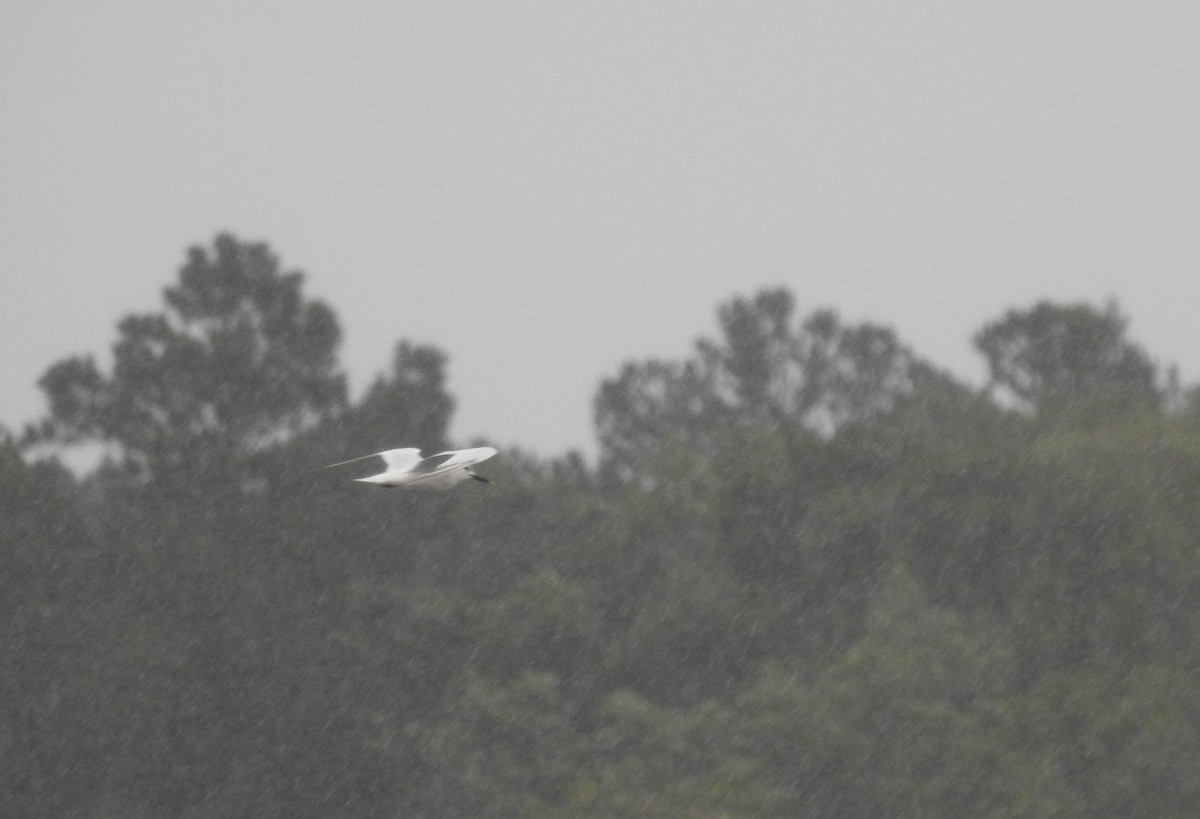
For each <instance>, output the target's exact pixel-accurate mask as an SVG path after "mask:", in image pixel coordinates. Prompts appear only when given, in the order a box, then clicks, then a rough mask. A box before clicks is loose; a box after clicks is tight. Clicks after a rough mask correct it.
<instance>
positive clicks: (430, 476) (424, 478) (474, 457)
mask: <svg viewBox="0 0 1200 819" xmlns="http://www.w3.org/2000/svg"><path fill="white" fill-rule="evenodd" d="M495 454H496V450H494V449H492V448H491V447H490V446H478V447H475V448H474V449H452V450H449V451H448V452H439V453H438V454H437V455H430V456H429V457H428V458H422V457H421V450H419V449H414V448H411V447H410V448H407V449H388V450H384V451H383V452H373V453H371V454H370V455H363V456H361V457H358V458H351V459H350V460H348V461H338V462H337V463H336V464H329V466H322V467H319V468H320V469H332V468H333V467H335V466H344V465H345V464H352V463H354V462H356V461H365V460H367V459H368V458H383V462H384V464H386V465H387V469H385V470H384V471H383V472H380V473H379V474H378V475H369V476H367V477H365V478H355V480H357V481H362V482H363V483H373V484H375V485H376V486H388V487H393V486H399V487H401V488H403V489H449V488H450V487H452V486H455V485H456V484H460V483H462V482H463V481H466V480H470V479H472V478H473V479H475V480H477V481H482V482H483V483H491V481H489V480H488V479H487V478H485V477H483V476H482V475H477V474H475V464H477V463H480V462H482V461H486V460H487V459H488V458H491V457H492V456H493V455H495ZM314 471H316V470H314Z"/></svg>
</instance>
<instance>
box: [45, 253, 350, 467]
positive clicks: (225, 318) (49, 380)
mask: <svg viewBox="0 0 1200 819" xmlns="http://www.w3.org/2000/svg"><path fill="white" fill-rule="evenodd" d="M303 278H304V277H303V275H302V274H301V273H298V272H287V273H285V272H281V271H280V268H279V262H278V260H277V259H276V258H275V256H273V255H272V254H271V253H270V251H269V250H268V249H267V246H266V245H265V244H258V243H246V242H241V241H239V240H238V239H236V238H235V237H233V236H231V235H228V234H222V235H220V236H218V237H217V238H216V241H215V242H214V244H213V247H212V249H211V250H210V249H207V248H204V247H200V246H197V247H193V248H192V249H191V250H190V251H189V252H188V259H187V262H186V264H184V266H183V267H182V269H181V270H180V272H179V281H178V282H177V283H176V284H175V285H174V286H171V287H168V288H166V289H165V290H164V293H163V298H164V301H165V302H166V310H165V311H164V312H162V313H152V314H143V315H130V316H127V317H126V318H124V319H123V320H122V321H121V322H120V323H119V324H118V328H117V329H118V333H119V338H118V340H117V342H116V344H115V345H114V346H113V367H112V371H111V372H109V373H103V372H101V370H100V368H99V367H98V366H97V364H96V362H95V360H94V359H93V358H92V357H91V356H79V357H73V358H68V359H66V360H63V361H60V362H58V363H57V364H54V365H53V366H51V367H50V368H49V369H48V370H47V371H46V373H45V375H43V376H42V379H41V381H40V382H39V383H40V385H41V387H42V389H43V390H44V391H45V393H46V396H47V399H48V400H49V404H50V415H49V417H48V418H47V419H46V421H45V422H44V423H43V424H42V425H41V426H40V428H39V429H38V430H36V431H35V432H34V434H33V437H34V438H35V439H41V440H49V441H53V442H57V443H71V442H78V441H99V442H104V443H107V444H114V445H116V446H117V447H118V449H119V451H120V453H121V454H122V455H123V456H124V457H125V458H126V459H127V460H128V462H129V463H131V464H132V465H133V466H134V468H136V470H137V471H138V472H139V473H140V474H142V475H143V476H144V477H152V478H156V479H162V478H164V477H167V476H168V475H169V474H170V473H171V472H172V471H173V470H176V469H180V468H186V469H188V470H190V471H195V470H201V469H203V468H204V467H205V465H206V464H210V463H213V462H220V461H225V460H228V459H229V458H232V457H242V456H245V455H246V454H248V453H252V452H255V451H257V450H260V449H262V448H263V447H264V446H266V445H268V444H270V443H273V442H276V441H278V440H279V439H280V438H283V437H286V436H288V435H290V434H293V433H295V432H296V431H298V430H300V429H303V428H305V427H307V426H310V425H312V424H313V423H315V422H316V421H318V420H319V419H321V418H323V417H325V416H327V415H328V414H330V413H331V412H334V411H337V410H339V409H341V408H342V407H343V405H344V403H345V399H346V386H345V377H344V376H343V375H342V373H341V372H339V370H338V368H337V361H336V352H337V347H338V343H339V341H340V338H341V331H340V329H339V328H338V323H337V319H336V317H335V316H334V314H333V311H332V310H331V309H330V308H329V307H327V306H326V305H325V304H323V303H322V302H320V301H316V300H311V299H306V298H305V297H304V295H303V293H302V292H301V287H302V284H303Z"/></svg>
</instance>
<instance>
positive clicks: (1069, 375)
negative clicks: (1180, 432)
mask: <svg viewBox="0 0 1200 819" xmlns="http://www.w3.org/2000/svg"><path fill="white" fill-rule="evenodd" d="M1125 324H1126V322H1125V319H1124V318H1122V317H1121V315H1120V314H1119V313H1118V312H1117V307H1116V304H1115V303H1114V304H1110V305H1109V306H1108V308H1107V309H1106V310H1104V311H1103V312H1100V311H1097V310H1095V309H1093V308H1092V307H1090V306H1087V305H1072V306H1067V307H1060V306H1057V305H1053V304H1050V303H1048V302H1041V303H1039V304H1037V305H1035V306H1034V307H1033V308H1032V309H1030V310H1010V311H1009V312H1008V313H1007V314H1006V315H1005V317H1004V318H1003V319H1002V320H1000V321H996V322H993V323H991V324H989V325H987V326H986V327H984V328H983V329H982V330H980V331H979V333H977V334H976V336H975V346H976V347H977V348H978V349H979V350H980V352H982V353H983V355H984V356H985V357H986V358H987V362H988V370H989V371H990V373H991V381H992V384H993V385H994V386H995V387H999V388H1000V389H1001V390H1003V391H1004V392H1005V393H1006V394H1007V395H1008V396H1009V397H1010V398H1011V399H1013V400H1015V401H1016V402H1017V403H1018V405H1020V406H1023V407H1025V408H1029V409H1033V410H1036V411H1037V412H1038V413H1039V414H1041V415H1043V416H1045V415H1051V416H1053V415H1061V414H1062V413H1068V414H1069V415H1071V416H1073V417H1072V420H1073V421H1074V422H1075V423H1079V422H1081V421H1082V422H1086V421H1088V420H1090V419H1094V418H1096V417H1103V416H1104V415H1107V414H1109V413H1113V412H1116V413H1120V412H1126V411H1129V410H1131V409H1137V408H1139V407H1144V406H1150V407H1157V406H1159V405H1160V404H1161V403H1162V394H1161V393H1160V391H1159V389H1158V387H1157V385H1156V382H1157V373H1156V370H1155V367H1154V364H1153V363H1152V362H1151V360H1150V358H1149V357H1148V356H1147V355H1146V353H1145V352H1143V351H1142V349H1141V348H1140V347H1138V346H1137V345H1136V344H1133V343H1131V342H1130V341H1128V340H1126V338H1125Z"/></svg>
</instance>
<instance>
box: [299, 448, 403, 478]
mask: <svg viewBox="0 0 1200 819" xmlns="http://www.w3.org/2000/svg"><path fill="white" fill-rule="evenodd" d="M371 458H383V462H384V463H385V464H387V468H388V469H408V468H409V467H410V466H412V465H413V464H415V463H418V462H419V461H420V460H421V450H419V449H415V448H411V447H410V448H407V449H388V450H385V451H383V452H372V453H371V454H370V455H359V456H358V457H357V458H350V459H349V460H346V461H338V462H337V463H336V464H326V465H325V466H318V467H317V468H316V469H310V470H308V472H305V473H303V474H305V475H308V474H310V473H312V472H320V471H321V470H322V469H333V468H334V467H335V466H345V465H346V464H354V463H358V462H359V461H367V460H370V459H371Z"/></svg>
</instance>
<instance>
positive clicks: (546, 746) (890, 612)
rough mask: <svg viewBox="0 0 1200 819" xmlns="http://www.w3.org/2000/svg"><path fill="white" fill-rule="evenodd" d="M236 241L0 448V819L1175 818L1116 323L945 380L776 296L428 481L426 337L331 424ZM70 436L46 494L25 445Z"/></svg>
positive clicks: (1142, 374)
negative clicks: (564, 436)
mask: <svg viewBox="0 0 1200 819" xmlns="http://www.w3.org/2000/svg"><path fill="white" fill-rule="evenodd" d="M303 283H304V278H303V276H302V275H301V274H300V273H297V272H289V271H285V270H284V269H282V267H281V266H280V263H279V261H278V259H277V258H276V257H275V256H274V255H273V254H272V252H271V251H270V249H269V248H268V247H267V246H266V245H264V244H257V243H249V242H243V241H241V240H239V239H237V238H236V237H234V236H230V235H221V236H218V237H217V238H216V239H215V241H214V242H213V244H212V245H211V246H197V247H195V248H193V249H191V250H190V251H189V253H188V255H187V257H186V260H185V263H184V264H183V266H182V268H181V269H180V271H179V276H178V279H177V281H175V282H174V283H173V284H172V285H171V286H169V287H167V288H166V289H165V290H164V292H163V309H162V311H161V312H158V313H151V314H144V315H130V316H128V317H126V318H124V319H123V320H121V321H120V322H119V323H118V325H117V328H116V329H117V340H116V342H115V343H114V345H113V357H112V365H111V367H109V368H108V369H107V370H106V369H104V368H101V367H100V366H99V365H98V364H97V363H96V361H95V360H94V358H92V357H89V356H79V357H72V358H68V359H65V360H63V361H59V362H57V363H54V364H52V365H51V366H49V367H48V369H47V370H46V372H45V374H44V376H43V377H42V379H41V381H40V382H39V383H40V386H41V388H42V390H43V391H44V393H45V395H46V399H47V408H48V409H47V414H46V416H45V418H44V419H42V420H40V421H38V422H37V423H34V424H31V425H29V426H28V427H27V428H26V429H25V430H22V431H20V432H19V433H18V432H13V431H10V432H8V433H5V434H4V436H3V444H2V446H0V507H2V510H3V511H2V518H0V520H2V525H0V541H2V547H0V561H3V563H2V565H0V584H3V586H2V588H0V607H2V608H3V611H2V613H0V630H2V631H0V633H2V635H3V636H2V639H3V645H4V655H5V657H6V658H7V659H6V661H5V662H3V663H0V696H2V697H3V703H4V710H3V712H0V713H2V714H3V716H0V759H3V760H4V765H3V766H0V813H3V814H4V815H8V816H28V817H39V816H45V817H58V816H73V815H86V816H97V817H107V816H111V817H134V818H135V819H136V817H159V816H177V817H218V816H219V817H224V816H280V817H305V816H313V817H316V816H321V817H327V816H355V817H364V816H366V817H369V816H378V817H481V816H489V817H533V818H535V819H548V818H549V817H581V818H582V819H587V818H588V817H597V818H598V817H616V816H622V817H626V816H638V817H689V818H691V819H700V818H701V817H704V818H710V819H717V818H718V817H721V818H722V819H726V818H728V817H804V816H814V817H816V816H838V817H856V816H861V817H889V816H894V817H900V816H928V817H937V816H947V817H952V816H953V817H960V816H988V817H1008V816H1011V817H1034V816H1036V817H1042V816H1045V817H1051V816H1053V817H1107V816H1111V817H1128V816H1134V815H1142V816H1158V817H1169V816H1180V817H1183V816H1188V817H1190V816H1194V815H1195V806H1196V805H1197V804H1200V715H1198V714H1197V703H1200V676H1198V672H1200V651H1198V649H1200V632H1198V625H1200V550H1198V548H1197V546H1198V543H1197V537H1198V535H1197V533H1198V532H1200V393H1198V392H1197V391H1196V390H1195V389H1193V388H1188V387H1186V386H1182V385H1180V384H1178V380H1177V379H1176V378H1174V377H1172V375H1171V373H1169V372H1164V371H1163V370H1162V368H1161V367H1160V366H1159V365H1158V364H1157V363H1156V362H1155V361H1154V360H1153V359H1152V358H1151V356H1150V355H1149V354H1148V353H1147V352H1146V351H1145V350H1144V349H1143V348H1142V347H1141V346H1139V345H1138V344H1137V343H1136V342H1134V341H1133V340H1131V339H1130V338H1129V337H1128V334H1127V332H1126V323H1125V321H1124V319H1123V317H1122V316H1121V315H1120V312H1119V310H1118V309H1117V307H1116V306H1115V305H1108V306H1105V307H1102V308H1096V307H1093V306H1090V305H1061V304H1052V303H1039V304H1036V305H1033V306H1032V307H1029V308H1026V309H1014V310H1011V311H1009V312H1007V313H1005V314H1004V315H1002V316H999V317H998V318H997V319H996V320H994V321H992V322H990V323H988V324H986V325H985V326H984V327H982V328H981V329H980V330H979V331H978V333H977V334H976V335H975V337H974V343H975V346H976V348H977V350H978V351H979V353H980V354H981V355H982V356H983V357H984V359H985V360H986V362H987V366H988V373H989V379H988V383H987V385H986V386H985V387H984V388H983V389H976V388H973V387H970V386H967V385H965V384H963V383H961V382H960V381H958V380H957V379H955V378H954V377H953V376H952V375H950V374H948V373H947V372H945V371H943V370H942V369H940V368H939V367H937V366H936V365H935V364H934V363H932V362H930V361H928V360H926V359H924V358H922V357H921V356H919V355H918V354H917V353H916V352H914V351H913V350H912V349H910V348H909V347H908V346H907V345H906V344H904V343H903V341H902V340H901V339H899V338H898V337H897V336H896V334H895V333H894V332H893V331H892V330H891V329H889V328H887V327H885V326H880V325H875V324H870V323H864V324H857V325H851V324H846V323H844V322H843V321H842V320H841V319H840V317H839V316H838V315H837V313H836V312H834V311H832V310H816V311H813V312H811V313H809V314H808V315H802V314H800V313H799V312H798V310H797V307H796V304H795V300H794V298H793V296H792V294H791V293H790V292H789V291H787V290H785V289H771V290H764V291H761V292H758V293H755V294H750V295H747V296H743V297H738V298H734V299H732V300H730V301H729V302H728V303H726V304H723V305H721V306H720V307H719V308H718V310H717V317H718V332H717V334H716V335H715V336H714V337H711V338H702V339H700V340H699V341H697V342H696V344H695V346H694V348H693V350H692V352H691V353H690V354H689V355H688V356H686V357H684V358H682V359H679V360H664V359H655V360H645V361H634V362H628V363H626V364H624V365H623V366H621V367H620V368H619V369H618V371H617V372H616V373H615V374H614V375H612V376H611V377H610V378H607V379H605V380H604V381H603V382H602V383H601V384H600V385H599V387H598V390H597V392H596V397H595V402H594V412H595V428H596V434H597V438H598V441H599V457H598V459H597V461H596V462H595V463H588V462H586V461H585V460H584V459H583V458H581V457H580V456H579V455H578V454H575V453H564V454H562V455H561V456H558V457H555V458H550V459H539V458H535V457H532V456H530V455H528V454H526V453H522V452H520V451H511V450H509V451H505V452H503V453H502V457H501V458H498V459H496V460H495V461H490V462H489V463H488V466H489V467H490V469H489V470H488V474H489V477H491V478H493V479H494V481H495V483H494V485H493V486H490V487H487V488H481V489H480V490H479V491H477V492H476V491H459V492H450V493H446V494H436V495H415V494H406V493H399V492H382V491H372V490H367V489H365V488H364V487H362V486H360V485H356V484H352V483H351V482H348V481H341V480H329V479H328V477H327V476H311V475H308V476H305V475H303V474H301V473H303V472H304V471H305V470H306V469H309V468H311V467H312V466H313V465H314V464H323V463H327V462H330V461H334V460H338V459H340V457H341V456H342V455H343V454H344V453H359V452H371V451H377V450H382V449H386V448H390V447H392V446H395V445H397V444H401V443H402V444H404V445H412V446H420V447H423V448H424V449H425V450H426V451H437V450H438V449H440V448H445V447H449V446H452V445H454V444H458V443H467V442H454V441H450V440H449V439H448V432H447V431H448V428H449V422H450V420H451V417H452V414H453V411H454V405H455V402H454V398H453V396H452V395H450V393H449V392H448V390H447V388H446V371H447V367H448V359H447V356H446V355H445V354H444V353H443V352H442V351H441V350H439V349H438V348H436V347H435V346H430V345H425V344H417V343H413V342H411V341H407V340H402V341H399V342H398V343H397V345H396V347H395V350H394V355H393V358H392V361H391V366H390V369H389V370H388V371H387V372H386V373H383V374H381V375H379V376H378V377H377V378H376V380H375V381H374V382H373V383H372V384H370V385H369V387H368V389H367V390H366V391H365V393H364V394H363V395H362V396H361V397H360V398H358V399H356V400H354V399H352V398H351V397H350V396H349V394H348V391H347V386H346V383H347V382H346V377H345V373H344V372H343V370H342V369H341V366H340V364H339V361H338V356H337V353H338V346H339V341H340V327H339V323H338V320H337V317H336V314H335V313H334V311H333V310H332V309H331V308H330V307H329V306H327V305H325V304H323V303H321V302H320V301H318V300H314V299H312V298H309V297H307V296H306V295H305V294H304V291H303ZM80 443H90V444H100V445H102V446H103V451H104V453H105V455H104V457H103V459H102V461H101V462H100V463H99V464H98V466H96V468H95V469H94V470H92V471H90V472H89V473H88V474H86V475H82V476H77V475H75V474H73V473H72V472H71V471H69V470H68V469H66V468H65V467H64V466H63V465H62V464H61V462H60V461H59V460H58V457H57V456H58V454H60V453H61V452H62V451H63V450H64V448H66V447H69V446H72V445H75V444H80Z"/></svg>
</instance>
